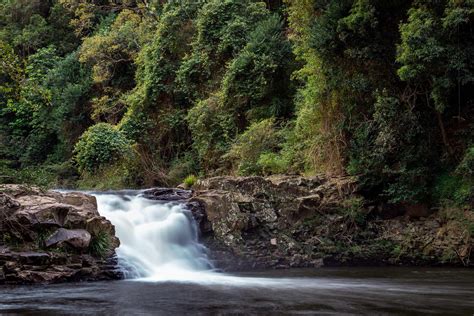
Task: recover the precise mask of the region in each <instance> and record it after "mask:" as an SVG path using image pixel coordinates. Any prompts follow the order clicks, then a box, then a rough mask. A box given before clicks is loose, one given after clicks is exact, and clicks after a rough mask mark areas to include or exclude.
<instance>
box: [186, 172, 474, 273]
mask: <svg viewBox="0 0 474 316" xmlns="http://www.w3.org/2000/svg"><path fill="white" fill-rule="evenodd" d="M195 190H196V191H195V192H194V197H193V198H192V199H191V202H190V203H189V205H190V207H191V208H193V209H194V214H195V216H196V219H197V220H198V222H199V224H200V227H201V232H202V239H203V241H204V242H205V243H206V245H207V246H208V247H209V248H210V249H211V256H212V257H213V259H214V260H215V261H216V263H217V266H218V267H221V268H223V269H227V270H239V269H250V268H288V267H318V266H323V265H327V266H334V265H354V264H360V265H362V264H364V265H365V264H369V265H381V264H393V265H442V264H451V265H465V266H468V265H472V261H471V260H470V254H471V248H472V245H473V237H472V232H470V231H469V227H468V226H467V225H466V223H465V221H463V220H460V219H456V218H446V217H445V216H442V214H440V213H437V212H434V211H433V210H430V209H429V208H428V207H426V206H423V205H409V206H408V205H405V206H403V205H400V206H397V207H394V206H391V207H388V206H386V205H369V204H368V203H367V202H366V201H365V200H364V199H363V198H362V197H360V196H359V195H358V194H357V183H356V180H355V179H354V178H349V177H345V178H331V179H329V178H325V177H322V176H321V177H313V178H304V177H299V176H273V177H266V178H263V177H237V178H235V177H216V178H210V179H205V180H201V181H199V182H198V183H197V185H196V186H195ZM466 212H467V211H466ZM466 216H472V214H471V213H470V214H466ZM471 219H472V220H473V222H474V218H471Z"/></svg>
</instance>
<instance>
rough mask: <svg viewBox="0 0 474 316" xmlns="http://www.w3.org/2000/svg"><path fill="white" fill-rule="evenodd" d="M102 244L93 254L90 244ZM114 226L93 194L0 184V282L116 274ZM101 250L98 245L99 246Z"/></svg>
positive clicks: (46, 280)
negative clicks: (101, 210) (100, 251)
mask: <svg viewBox="0 0 474 316" xmlns="http://www.w3.org/2000/svg"><path fill="white" fill-rule="evenodd" d="M97 243H102V244H101V246H106V249H105V250H104V251H103V252H102V253H96V252H95V249H98V248H99V247H94V245H95V244H97ZM118 246H119V240H118V239H117V237H115V228H114V226H113V225H112V224H111V223H110V221H108V220H107V219H106V218H104V217H102V216H100V214H99V213H98V211H97V203H96V200H95V197H93V196H90V195H87V194H84V193H78V192H70V193H59V192H53V191H47V192H43V191H42V190H40V189H39V188H36V187H28V186H23V185H1V186H0V283H8V284H18V283H25V284H27V283H51V282H62V281H69V280H75V281H78V280H98V279H115V278H120V277H121V275H120V272H119V271H117V269H116V262H115V258H114V257H115V248H117V247H118ZM100 249H104V247H100Z"/></svg>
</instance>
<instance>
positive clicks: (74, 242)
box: [45, 228, 91, 250]
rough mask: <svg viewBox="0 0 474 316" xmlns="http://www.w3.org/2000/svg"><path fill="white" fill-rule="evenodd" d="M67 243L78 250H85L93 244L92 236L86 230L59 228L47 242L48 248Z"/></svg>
mask: <svg viewBox="0 0 474 316" xmlns="http://www.w3.org/2000/svg"><path fill="white" fill-rule="evenodd" d="M63 242H66V243H68V244H69V245H71V246H73V247H74V248H76V249H80V250H85V249H87V248H88V247H89V244H90V242H91V234H90V233H89V232H88V231H87V230H85V229H64V228H59V229H58V230H57V231H55V232H54V233H53V234H52V235H51V236H50V237H49V238H48V239H47V240H46V241H45V245H46V247H51V246H55V245H58V244H60V243H63Z"/></svg>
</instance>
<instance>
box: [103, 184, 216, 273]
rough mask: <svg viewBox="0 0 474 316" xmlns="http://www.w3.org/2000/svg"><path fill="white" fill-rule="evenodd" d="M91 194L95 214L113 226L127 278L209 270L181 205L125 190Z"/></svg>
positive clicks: (193, 225) (192, 224)
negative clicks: (94, 198) (98, 214)
mask: <svg viewBox="0 0 474 316" xmlns="http://www.w3.org/2000/svg"><path fill="white" fill-rule="evenodd" d="M94 195H95V197H96V198H97V205H98V210H99V213H100V214H101V215H102V216H105V217H106V218H108V219H109V220H110V221H111V222H112V224H114V225H115V229H116V234H117V236H118V238H119V239H120V243H121V244H120V247H119V248H118V249H117V256H118V259H119V264H120V266H121V267H122V268H123V269H124V271H125V275H126V277H127V278H141V279H143V278H145V279H152V280H180V279H192V278H193V275H195V274H197V273H202V272H210V271H212V268H213V267H212V264H211V263H210V262H209V260H208V258H207V249H206V248H205V247H204V246H203V245H201V244H200V243H199V242H198V228H197V225H196V223H195V221H194V218H193V216H192V214H191V212H190V211H189V210H187V209H186V207H185V206H184V205H183V204H178V203H160V202H157V201H152V200H149V199H146V198H144V197H142V196H140V194H138V192H137V193H135V194H133V193H132V192H129V191H127V192H124V193H122V194H120V193H113V194H112V193H102V194H94Z"/></svg>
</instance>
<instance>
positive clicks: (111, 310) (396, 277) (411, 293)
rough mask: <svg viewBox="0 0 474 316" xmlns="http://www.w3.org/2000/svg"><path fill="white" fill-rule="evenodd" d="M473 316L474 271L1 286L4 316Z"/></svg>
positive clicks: (351, 271)
mask: <svg viewBox="0 0 474 316" xmlns="http://www.w3.org/2000/svg"><path fill="white" fill-rule="evenodd" d="M190 314H191V315H194V314H201V315H229V314H230V315H250V314H259V315H284V314H302V315H469V316H472V315H474V270H468V269H411V268H337V269H318V270H316V269H304V270H289V271H283V270H281V271H263V272H252V273H246V274H239V275H234V276H227V275H216V274H209V275H207V274H204V275H202V276H200V277H198V278H196V279H195V280H194V281H180V282H171V281H161V282H157V281H146V280H142V281H136V280H135V281H114V282H97V283H72V284H58V285H49V286H16V287H9V286H0V315H190Z"/></svg>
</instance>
